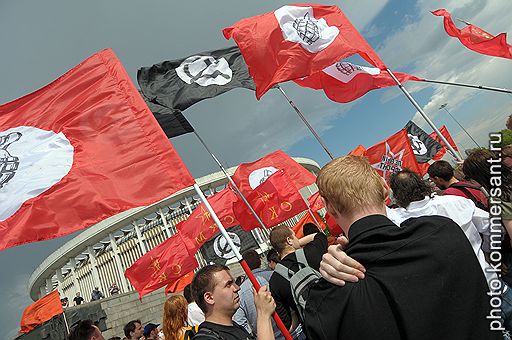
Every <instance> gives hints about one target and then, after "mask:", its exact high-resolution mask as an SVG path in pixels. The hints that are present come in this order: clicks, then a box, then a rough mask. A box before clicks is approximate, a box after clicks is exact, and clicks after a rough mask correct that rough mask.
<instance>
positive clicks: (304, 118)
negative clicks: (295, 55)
mask: <svg viewBox="0 0 512 340" xmlns="http://www.w3.org/2000/svg"><path fill="white" fill-rule="evenodd" d="M276 87H277V88H278V89H279V91H281V94H282V95H283V96H284V97H285V98H286V101H287V102H288V104H290V105H291V107H292V108H293V109H294V110H295V112H296V113H297V115H298V116H299V117H300V119H302V121H303V122H304V124H305V125H306V127H307V128H308V129H309V131H311V133H312V134H313V136H315V138H316V140H317V141H318V143H320V145H321V146H322V148H323V149H324V150H325V152H327V155H329V158H330V159H334V157H333V155H332V153H331V152H330V151H329V149H328V148H327V146H326V145H325V143H324V141H323V140H322V138H320V136H319V135H318V133H316V131H315V129H313V127H312V126H311V124H309V122H308V121H307V119H306V117H304V115H303V114H302V112H301V111H300V110H299V108H298V107H297V106H296V105H295V103H294V102H293V101H292V100H291V99H290V97H288V95H287V94H286V92H284V90H283V88H282V87H281V86H279V85H276Z"/></svg>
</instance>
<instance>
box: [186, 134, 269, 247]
mask: <svg viewBox="0 0 512 340" xmlns="http://www.w3.org/2000/svg"><path fill="white" fill-rule="evenodd" d="M194 134H195V135H196V137H197V139H199V142H200V143H201V144H202V145H203V147H204V148H205V149H206V151H207V152H208V153H209V154H210V156H212V158H213V160H214V161H215V163H217V165H218V166H219V168H220V169H221V170H222V172H223V173H224V176H226V178H227V179H228V181H229V183H230V184H231V186H232V187H233V189H235V191H236V193H237V194H238V196H240V198H241V199H242V201H244V203H245V205H246V206H247V207H248V208H249V210H250V211H251V213H252V214H253V215H254V217H255V218H256V220H257V221H258V223H259V225H260V226H261V228H262V229H263V230H264V232H266V236H267V238H268V236H269V235H268V230H267V228H266V226H265V224H264V223H263V221H262V220H261V219H260V217H259V216H258V214H257V213H256V211H254V209H253V208H252V206H251V204H250V203H249V201H247V199H246V198H245V196H244V194H242V191H240V188H239V187H238V186H237V185H236V183H235V181H233V179H232V178H231V176H230V175H229V174H228V172H227V170H226V169H225V168H224V166H223V165H222V163H221V162H220V161H219V159H218V158H217V157H216V156H215V155H214V154H213V152H211V151H210V148H209V147H208V145H206V143H205V142H204V140H203V139H202V138H201V136H199V134H198V133H197V131H196V130H194Z"/></svg>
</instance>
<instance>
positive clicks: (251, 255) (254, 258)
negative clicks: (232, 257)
mask: <svg viewBox="0 0 512 340" xmlns="http://www.w3.org/2000/svg"><path fill="white" fill-rule="evenodd" d="M242 258H243V259H244V260H245V262H246V263H247V265H248V266H249V268H250V269H251V270H254V269H258V268H259V267H260V266H261V259H260V255H259V254H258V252H257V251H256V250H254V249H249V250H247V251H245V252H244V253H243V254H242Z"/></svg>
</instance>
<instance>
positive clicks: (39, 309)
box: [20, 290, 64, 333]
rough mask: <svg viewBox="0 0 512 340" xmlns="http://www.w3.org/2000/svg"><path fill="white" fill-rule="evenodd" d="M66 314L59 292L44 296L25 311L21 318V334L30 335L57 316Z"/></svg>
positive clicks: (55, 291)
mask: <svg viewBox="0 0 512 340" xmlns="http://www.w3.org/2000/svg"><path fill="white" fill-rule="evenodd" d="M62 313H64V310H63V309H62V304H61V303H60V296H59V292H58V291H57V290H54V291H52V292H51V293H49V294H47V295H45V296H43V297H42V298H40V299H39V300H37V301H36V302H34V303H33V304H31V305H30V306H28V307H27V308H25V310H24V311H23V315H22V316H21V322H20V325H21V330H20V332H21V333H28V332H30V331H31V330H33V329H34V328H36V326H38V325H41V324H43V323H44V322H46V321H48V320H50V319H51V318H53V317H54V316H55V315H59V314H62Z"/></svg>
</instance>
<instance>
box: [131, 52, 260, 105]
mask: <svg viewBox="0 0 512 340" xmlns="http://www.w3.org/2000/svg"><path fill="white" fill-rule="evenodd" d="M137 81H138V83H139V86H140V88H141V90H142V92H143V93H144V95H145V96H146V97H147V98H148V99H149V101H151V102H153V103H155V102H156V103H159V104H160V105H163V106H165V107H168V108H171V109H177V110H181V111H183V110H185V109H187V108H188V107H190V106H191V105H193V104H195V103H197V102H199V101H201V100H203V99H207V98H212V97H215V96H218V95H220V94H222V93H224V92H227V91H229V90H231V89H234V88H237V87H244V88H247V89H250V90H255V89H256V87H255V85H254V82H253V80H252V78H251V76H250V75H249V71H248V69H247V65H246V64H245V61H244V59H243V57H242V54H241V53H240V50H239V49H238V47H236V46H234V47H229V48H225V49H221V50H215V51H207V52H200V53H197V54H194V55H192V56H189V57H186V58H183V59H176V60H169V61H164V62H161V63H159V64H155V65H153V66H150V67H143V68H141V69H139V71H138V72H137Z"/></svg>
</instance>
